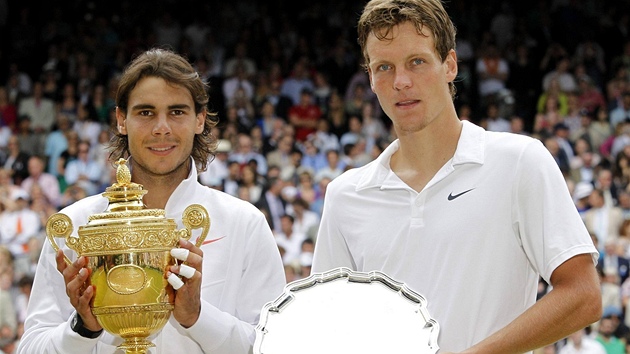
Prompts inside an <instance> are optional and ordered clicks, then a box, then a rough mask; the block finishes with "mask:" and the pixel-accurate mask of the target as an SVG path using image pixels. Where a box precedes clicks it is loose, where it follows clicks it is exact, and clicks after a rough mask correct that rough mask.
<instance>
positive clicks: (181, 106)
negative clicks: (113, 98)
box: [131, 103, 191, 110]
mask: <svg viewBox="0 0 630 354" xmlns="http://www.w3.org/2000/svg"><path fill="white" fill-rule="evenodd" d="M190 108H191V107H190V106H189V105H187V104H185V103H181V104H173V105H170V106H168V109H169V110H171V109H190ZM131 109H132V110H143V109H155V106H154V105H152V104H148V103H141V104H137V105H135V106H133V107H131Z"/></svg>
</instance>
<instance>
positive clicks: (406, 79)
mask: <svg viewBox="0 0 630 354" xmlns="http://www.w3.org/2000/svg"><path fill="white" fill-rule="evenodd" d="M409 87H411V78H410V76H409V73H408V72H407V70H405V69H400V70H396V75H395V77H394V89H395V90H396V91H400V90H403V89H406V88H409Z"/></svg>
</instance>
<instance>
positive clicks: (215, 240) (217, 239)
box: [201, 236, 225, 246]
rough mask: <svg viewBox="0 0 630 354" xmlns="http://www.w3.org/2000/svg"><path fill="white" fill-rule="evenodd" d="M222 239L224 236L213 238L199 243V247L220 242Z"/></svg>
mask: <svg viewBox="0 0 630 354" xmlns="http://www.w3.org/2000/svg"><path fill="white" fill-rule="evenodd" d="M223 238H225V236H223V237H219V238H213V239H212V240H207V241H203V242H202V243H201V245H202V246H203V245H207V244H209V243H212V242H217V241H219V240H221V239H223Z"/></svg>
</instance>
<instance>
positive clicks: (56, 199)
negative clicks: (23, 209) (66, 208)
mask: <svg viewBox="0 0 630 354" xmlns="http://www.w3.org/2000/svg"><path fill="white" fill-rule="evenodd" d="M44 168H45V162H44V159H43V158H42V157H40V156H31V157H30V158H29V159H28V177H27V178H26V179H25V180H24V181H22V185H21V187H22V189H24V190H25V191H27V192H28V193H29V194H30V193H31V189H32V188H33V185H38V186H39V187H40V188H41V190H42V192H43V193H44V195H45V196H46V199H48V201H49V202H50V203H51V204H52V205H53V206H54V207H59V203H60V198H61V190H60V189H59V181H58V180H57V177H55V176H54V175H51V174H50V173H48V172H45V171H44Z"/></svg>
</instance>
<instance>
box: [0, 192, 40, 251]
mask: <svg viewBox="0 0 630 354" xmlns="http://www.w3.org/2000/svg"><path fill="white" fill-rule="evenodd" d="M30 200H31V198H30V196H29V195H28V193H27V192H26V191H25V190H23V189H16V190H14V191H13V192H12V193H11V203H10V204H9V205H8V207H7V210H5V211H4V212H3V213H2V214H0V244H2V245H5V246H6V247H7V248H8V249H9V250H10V251H11V253H12V254H13V255H14V256H15V257H16V258H18V259H19V260H20V261H21V260H22V259H23V258H25V257H27V256H28V251H29V250H28V242H29V239H30V238H31V237H33V236H36V235H37V234H38V233H39V232H40V231H41V227H42V225H41V224H40V221H39V217H38V215H37V214H36V213H35V212H33V211H32V210H30V209H29V203H30Z"/></svg>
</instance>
